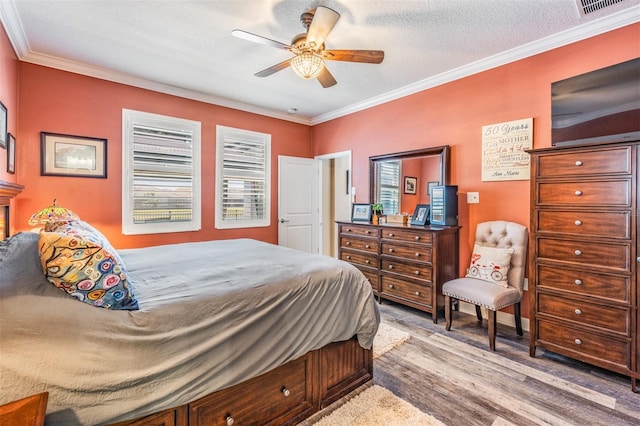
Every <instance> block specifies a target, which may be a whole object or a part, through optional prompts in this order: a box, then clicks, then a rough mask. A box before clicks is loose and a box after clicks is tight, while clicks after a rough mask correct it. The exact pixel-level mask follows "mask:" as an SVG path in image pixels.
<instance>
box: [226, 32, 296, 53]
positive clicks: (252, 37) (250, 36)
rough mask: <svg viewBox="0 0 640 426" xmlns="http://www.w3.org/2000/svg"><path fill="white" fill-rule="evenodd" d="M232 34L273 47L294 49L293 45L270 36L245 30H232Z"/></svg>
mask: <svg viewBox="0 0 640 426" xmlns="http://www.w3.org/2000/svg"><path fill="white" fill-rule="evenodd" d="M231 35H232V36H234V37H238V38H241V39H244V40H249V41H252V42H254V43H260V44H264V45H266V46H272V47H275V48H276V49H284V50H288V51H291V50H292V49H293V47H291V46H289V45H288V44H284V43H280V42H279V41H275V40H271V39H270V38H266V37H262V36H259V35H256V34H252V33H248V32H246V31H243V30H233V31H231Z"/></svg>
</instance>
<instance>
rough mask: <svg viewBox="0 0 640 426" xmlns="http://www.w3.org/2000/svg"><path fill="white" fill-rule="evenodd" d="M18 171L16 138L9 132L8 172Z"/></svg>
mask: <svg viewBox="0 0 640 426" xmlns="http://www.w3.org/2000/svg"><path fill="white" fill-rule="evenodd" d="M15 172H16V138H15V137H14V136H13V135H12V134H11V133H9V137H8V143H7V173H11V174H15Z"/></svg>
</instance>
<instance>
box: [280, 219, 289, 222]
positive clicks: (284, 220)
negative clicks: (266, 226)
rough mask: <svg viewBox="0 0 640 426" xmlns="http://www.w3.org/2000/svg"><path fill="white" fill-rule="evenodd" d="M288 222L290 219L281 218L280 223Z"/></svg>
mask: <svg viewBox="0 0 640 426" xmlns="http://www.w3.org/2000/svg"><path fill="white" fill-rule="evenodd" d="M287 222H289V220H286V219H280V223H287Z"/></svg>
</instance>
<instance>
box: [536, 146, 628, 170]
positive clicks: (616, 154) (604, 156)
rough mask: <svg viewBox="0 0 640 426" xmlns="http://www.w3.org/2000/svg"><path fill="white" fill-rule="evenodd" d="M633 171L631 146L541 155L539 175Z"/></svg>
mask: <svg viewBox="0 0 640 426" xmlns="http://www.w3.org/2000/svg"><path fill="white" fill-rule="evenodd" d="M613 173H623V174H627V173H631V147H629V146H624V147H619V148H607V149H599V150H590V151H577V152H570V153H562V154H555V153H554V154H553V155H540V157H539V159H538V176H539V177H552V176H553V177H560V176H583V175H611V174H613Z"/></svg>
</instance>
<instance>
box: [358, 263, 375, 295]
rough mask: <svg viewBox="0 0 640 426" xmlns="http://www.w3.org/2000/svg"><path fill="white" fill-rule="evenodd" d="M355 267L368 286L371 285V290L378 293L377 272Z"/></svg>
mask: <svg viewBox="0 0 640 426" xmlns="http://www.w3.org/2000/svg"><path fill="white" fill-rule="evenodd" d="M356 267H357V268H358V269H359V270H360V272H362V274H363V275H364V276H365V278H366V279H367V281H369V284H371V287H372V288H373V290H374V291H378V284H379V275H378V270H377V269H369V268H365V267H364V266H362V267H360V266H356Z"/></svg>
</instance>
